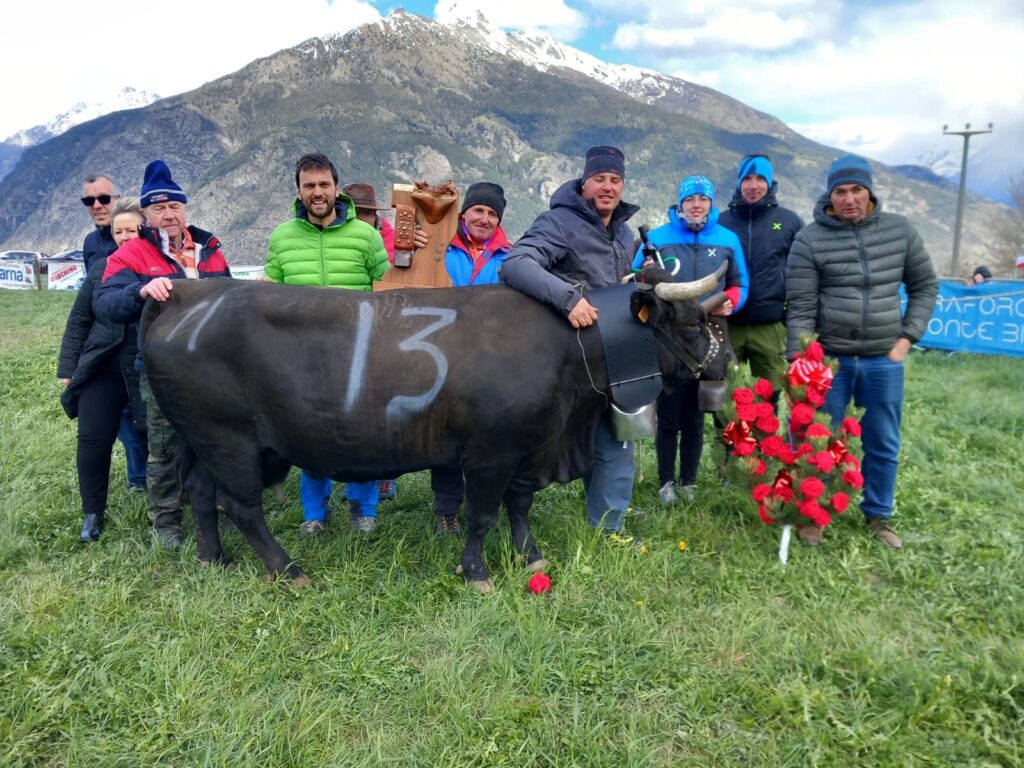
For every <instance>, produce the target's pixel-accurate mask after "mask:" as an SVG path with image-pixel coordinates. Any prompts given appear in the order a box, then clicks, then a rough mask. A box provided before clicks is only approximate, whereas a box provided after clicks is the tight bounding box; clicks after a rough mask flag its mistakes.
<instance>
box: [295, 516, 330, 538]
mask: <svg viewBox="0 0 1024 768" xmlns="http://www.w3.org/2000/svg"><path fill="white" fill-rule="evenodd" d="M326 531H327V525H326V524H325V523H324V521H323V520H306V521H305V522H304V523H302V524H301V525H300V526H299V538H300V539H315V538H316V537H317V536H320V535H321V534H323V533H325V532H326Z"/></svg>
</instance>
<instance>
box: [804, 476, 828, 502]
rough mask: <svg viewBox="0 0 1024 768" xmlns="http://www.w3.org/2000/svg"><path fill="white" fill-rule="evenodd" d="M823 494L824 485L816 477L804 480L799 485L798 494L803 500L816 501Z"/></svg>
mask: <svg viewBox="0 0 1024 768" xmlns="http://www.w3.org/2000/svg"><path fill="white" fill-rule="evenodd" d="M824 492H825V484H824V483H823V482H821V480H819V479H818V478H816V477H807V478H804V481H803V482H802V483H800V493H801V495H803V496H804V497H805V498H808V499H816V498H818V497H819V496H821V494H823V493H824Z"/></svg>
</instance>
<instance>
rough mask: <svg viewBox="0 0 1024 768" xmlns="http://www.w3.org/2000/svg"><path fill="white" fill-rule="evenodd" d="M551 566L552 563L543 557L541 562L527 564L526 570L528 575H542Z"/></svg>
mask: <svg viewBox="0 0 1024 768" xmlns="http://www.w3.org/2000/svg"><path fill="white" fill-rule="evenodd" d="M549 565H550V563H549V562H548V561H547V560H545V559H544V558H543V557H542V558H540V559H539V560H534V561H533V562H532V563H527V564H526V570H527V572H528V573H540V572H541V571H543V570H544V569H545V568H547V567H548V566H549Z"/></svg>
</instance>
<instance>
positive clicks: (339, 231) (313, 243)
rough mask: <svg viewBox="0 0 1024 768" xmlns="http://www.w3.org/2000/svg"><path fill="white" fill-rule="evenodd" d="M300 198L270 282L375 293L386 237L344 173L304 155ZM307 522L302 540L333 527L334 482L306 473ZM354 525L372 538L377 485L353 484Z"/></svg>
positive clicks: (277, 234) (274, 247) (276, 242)
mask: <svg viewBox="0 0 1024 768" xmlns="http://www.w3.org/2000/svg"><path fill="white" fill-rule="evenodd" d="M295 186H296V188H297V191H298V199H296V201H295V203H294V204H293V205H292V211H293V212H294V214H295V217H294V218H293V219H291V220H289V221H286V222H284V223H283V224H280V225H279V226H278V227H277V228H276V229H274V232H273V234H271V236H270V252H269V254H268V255H267V265H266V267H265V268H264V274H265V276H266V279H268V280H273V281H274V282H276V283H285V284H287V285H319V286H328V287H336V288H349V289H351V290H355V291H370V290H372V289H373V281H374V280H379V279H380V278H381V276H382V275H383V274H384V273H385V272H386V271H387V269H388V266H389V264H388V253H387V251H386V250H385V248H384V241H383V240H382V239H381V237H380V233H379V232H378V231H377V230H376V229H374V228H373V227H372V226H371V225H369V224H367V223H366V222H365V221H360V220H359V219H358V218H356V207H355V203H353V202H352V198H350V197H349V196H348V195H343V194H341V193H340V192H339V190H338V171H337V169H336V168H335V167H334V163H332V162H331V161H330V160H328V159H327V157H325V156H324V155H322V154H319V153H314V154H308V155H303V156H302V157H300V158H299V161H298V162H297V163H296V164H295ZM300 488H301V493H302V516H303V518H304V519H303V522H302V525H301V526H300V527H299V535H300V536H301V537H303V538H310V537H313V536H318V535H320V534H321V533H323V532H324V530H325V526H326V523H327V512H328V509H329V508H328V506H327V500H328V499H329V498H330V495H331V480H330V478H325V477H312V476H311V475H307V474H306V473H305V472H303V473H302V481H301V483H300ZM347 496H348V500H349V507H350V511H351V517H352V525H353V526H354V527H355V528H356V530H358V531H361V532H363V533H372V532H373V530H374V528H376V525H377V500H378V491H377V483H376V482H368V483H349V484H348V489H347Z"/></svg>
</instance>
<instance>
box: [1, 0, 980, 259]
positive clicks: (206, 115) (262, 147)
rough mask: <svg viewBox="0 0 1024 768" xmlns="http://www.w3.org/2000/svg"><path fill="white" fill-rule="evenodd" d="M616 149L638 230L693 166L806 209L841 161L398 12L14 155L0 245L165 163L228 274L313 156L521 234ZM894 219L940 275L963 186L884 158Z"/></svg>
mask: <svg viewBox="0 0 1024 768" xmlns="http://www.w3.org/2000/svg"><path fill="white" fill-rule="evenodd" d="M594 144H614V145H617V146H620V147H622V148H623V150H624V151H625V153H626V157H627V173H628V180H627V195H626V197H627V199H628V200H630V201H631V202H636V203H638V204H639V205H641V206H642V207H643V210H642V212H641V213H640V214H639V215H638V216H637V217H636V218H635V219H634V222H633V223H634V224H637V225H638V224H644V223H649V224H656V223H660V222H661V221H663V220H664V216H665V210H666V208H667V207H668V205H669V204H670V203H672V202H674V197H675V190H676V187H677V185H678V183H679V180H680V178H681V177H683V176H685V175H688V174H690V173H698V172H702V173H705V174H707V175H709V176H710V177H711V178H712V179H714V180H715V181H716V182H717V183H718V184H719V190H720V191H719V199H718V203H719V205H721V206H724V205H726V204H727V203H728V199H729V198H730V197H731V194H732V191H733V188H734V186H735V167H736V163H737V161H738V160H739V158H740V157H741V156H742V155H743V154H746V153H748V152H755V151H757V152H766V153H768V154H769V155H770V156H771V157H772V160H773V163H774V165H775V169H776V176H777V178H779V179H780V183H781V191H780V195H779V196H780V200H781V202H782V203H783V204H784V205H787V206H789V207H791V208H793V209H795V210H797V211H798V212H799V213H800V214H801V215H802V216H803V217H804V218H805V219H808V218H809V217H810V212H811V209H812V205H813V201H814V199H815V198H816V197H817V196H818V195H819V194H820V192H821V187H822V184H823V181H824V177H825V171H826V168H827V167H828V164H829V163H830V162H831V160H832V159H833V158H834V157H835V156H836V155H837V154H839V153H838V152H837V150H835V149H832V148H829V147H824V146H822V145H820V144H816V143H814V142H812V141H810V140H809V139H806V138H804V137H802V136H799V135H798V134H796V133H794V132H793V131H792V130H790V129H789V128H787V127H786V126H785V125H784V124H782V123H781V122H780V121H779V120H777V119H776V118H774V117H772V116H771V115H767V114H765V113H762V112H759V111H757V110H754V109H751V108H750V107H748V106H746V105H744V104H741V103H740V102H738V101H736V100H735V99H732V98H730V97H728V96H726V95H724V94H721V93H718V92H717V91H714V90H712V89H710V88H704V87H702V86H698V85H694V84H692V83H687V82H684V81H682V80H677V79H674V78H670V77H666V76H664V75H660V74H656V73H653V72H647V71H644V70H640V69H637V68H634V67H618V66H613V65H609V64H605V63H604V62H600V61H598V60H597V59H594V58H593V57H590V56H587V55H586V54H583V53H581V52H579V51H576V50H574V49H572V48H569V47H567V46H562V45H560V44H558V43H556V42H555V41H553V40H551V39H550V38H547V37H545V36H542V35H536V34H526V33H514V34H511V35H506V34H504V33H501V32H497V31H495V30H494V29H493V28H491V27H490V26H489V25H488V24H487V23H486V21H485V20H483V19H478V20H477V23H475V24H472V25H469V24H458V25H454V26H446V25H443V24H439V23H437V22H433V21H430V20H427V19H424V18H421V17H418V16H414V15H411V14H408V13H406V12H404V11H396V12H394V13H392V14H391V15H389V16H388V17H386V18H385V19H382V20H381V21H378V22H376V23H373V24H367V25H364V26H361V27H358V28H356V29H354V30H352V31H351V32H349V33H347V34H344V35H332V36H327V37H324V38H314V39H310V40H307V41H305V42H304V43H302V44H300V45H298V46H296V47H294V48H289V49H286V50H283V51H280V52H278V53H276V54H274V55H272V56H269V57H266V58H263V59H258V60H256V61H254V62H252V63H251V64H249V65H247V66H246V67H244V68H243V69H241V70H239V71H238V72H235V73H233V74H230V75H227V76H225V77H222V78H220V79H218V80H215V81H213V82H210V83H207V84H206V85H204V86H202V87H201V88H198V89H196V90H194V91H191V92H189V93H184V94H180V95H178V96H174V97H171V98H167V99H162V100H160V101H157V102H155V103H152V104H149V105H147V106H144V107H140V108H137V109H131V110H125V111H119V112H115V113H112V114H107V115H104V116H102V117H99V118H97V119H94V120H90V121H88V122H85V123H82V124H80V125H76V126H74V127H72V128H70V129H69V130H67V131H66V132H64V133H62V134H61V135H59V136H56V137H54V138H52V139H49V140H47V141H44V142H42V143H40V144H37V145H35V146H32V147H29V148H28V149H26V150H25V152H24V154H23V156H22V158H21V160H20V162H19V163H18V164H17V166H16V167H15V168H14V169H13V170H12V171H11V173H10V174H9V175H8V176H7V177H6V178H5V179H3V180H2V181H0V248H4V247H6V248H13V247H22V248H28V247H31V248H32V249H34V250H43V251H51V252H52V251H56V250H61V249H63V248H67V247H69V246H71V245H77V244H78V243H80V242H81V238H82V237H83V236H84V234H85V233H86V232H87V231H88V230H89V221H88V218H87V217H86V216H85V214H84V212H83V211H81V210H80V206H76V205H75V204H74V201H76V200H77V198H78V196H79V195H80V190H81V186H80V185H81V179H82V177H83V176H84V175H85V174H86V173H88V172H90V171H94V170H97V169H105V170H109V172H110V173H112V174H113V175H114V176H115V177H116V178H117V179H118V180H119V181H120V182H121V185H122V186H123V187H124V188H125V189H129V190H135V189H137V188H138V185H139V182H140V180H141V177H142V170H143V168H144V167H145V165H146V163H147V162H149V161H150V160H152V159H153V158H155V157H161V158H163V159H165V160H166V161H167V162H168V163H169V165H170V166H171V168H172V169H173V171H174V174H175V178H176V179H177V181H178V182H179V183H180V184H181V185H182V186H183V187H184V188H185V189H186V190H187V191H188V193H189V219H190V221H192V222H194V223H196V224H199V225H200V226H203V227H204V228H207V229H210V230H212V231H214V232H216V233H217V234H218V236H219V237H220V238H221V240H222V241H223V243H224V247H225V253H227V255H228V258H229V260H230V261H233V262H235V263H262V261H263V259H264V255H265V252H266V245H267V240H268V238H269V235H270V232H271V231H272V230H273V228H274V226H276V225H277V224H278V223H280V222H281V221H282V220H283V219H284V218H285V217H287V216H288V215H289V207H290V204H291V201H292V199H293V196H294V175H293V174H294V170H293V169H294V161H295V160H296V159H297V158H298V157H299V156H300V155H301V154H303V153H304V152H308V151H315V150H320V151H323V152H325V153H327V154H328V155H329V156H330V157H332V158H333V159H334V160H335V162H336V164H337V165H338V168H339V171H340V173H341V175H342V177H343V181H357V180H358V181H368V182H370V183H371V184H373V185H374V186H375V187H376V188H377V190H378V194H379V195H380V196H381V197H384V196H385V195H384V193H383V190H385V189H387V188H390V184H391V183H393V182H409V181H412V180H416V179H427V180H428V181H432V182H440V181H442V180H444V179H447V178H452V179H454V180H455V182H456V184H457V185H458V186H460V187H461V188H463V189H464V188H465V187H466V186H467V185H468V184H470V183H472V182H474V181H479V180H482V179H487V180H491V181H496V182H498V183H500V184H502V185H503V186H504V187H505V189H506V196H507V198H508V200H509V207H508V209H507V211H506V217H505V220H504V222H503V224H504V225H505V227H506V230H507V231H508V232H509V234H510V236H512V237H515V236H518V235H519V234H521V233H522V232H523V231H524V230H525V229H526V227H527V226H528V225H529V223H530V222H531V221H532V220H533V218H534V216H536V214H537V213H539V212H540V211H541V210H543V209H544V208H546V207H547V202H548V198H549V196H550V195H551V193H552V192H553V191H554V190H555V189H556V188H557V187H558V186H559V184H561V183H562V182H563V181H564V180H566V179H568V178H572V177H574V176H576V175H578V173H579V171H580V169H581V168H582V164H583V162H582V157H583V154H584V152H585V151H586V149H587V147H589V146H591V145H594ZM876 167H877V171H876V175H875V178H876V186H877V191H878V192H879V194H880V196H881V197H882V200H883V204H884V205H885V207H886V209H888V210H894V211H897V212H902V213H906V214H907V215H908V216H910V217H911V218H912V219H913V220H914V222H915V223H916V224H917V225H918V228H919V230H920V231H921V233H922V237H923V238H924V239H925V242H926V244H927V245H928V246H929V248H930V249H931V251H932V254H933V255H934V256H935V257H936V261H937V263H939V265H940V267H941V266H942V265H943V264H944V263H945V262H946V261H947V260H948V258H949V252H950V243H951V242H952V233H951V226H952V223H953V220H954V215H955V208H956V193H955V191H953V190H950V189H948V188H945V187H944V186H941V185H937V184H935V183H932V181H929V180H919V179H913V178H908V177H907V176H906V175H905V174H901V173H897V172H894V171H893V169H890V168H887V167H886V166H883V165H880V164H878V165H877V166H876ZM969 211H970V213H971V215H970V216H969V217H968V219H967V224H966V227H965V237H964V253H963V254H962V261H963V262H964V263H965V264H970V263H977V262H978V260H980V259H981V258H983V257H985V256H986V255H989V254H990V251H989V250H987V248H986V247H985V246H983V245H981V244H982V243H984V242H985V235H986V234H987V230H986V229H985V227H986V225H987V224H988V223H989V219H991V217H992V216H997V215H999V214H1000V209H999V207H998V206H994V205H991V204H989V203H986V202H983V201H978V200H972V202H971V205H970V208H969Z"/></svg>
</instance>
